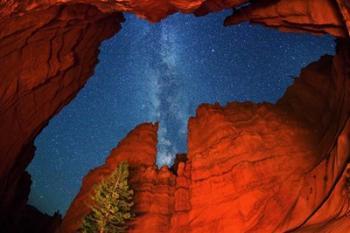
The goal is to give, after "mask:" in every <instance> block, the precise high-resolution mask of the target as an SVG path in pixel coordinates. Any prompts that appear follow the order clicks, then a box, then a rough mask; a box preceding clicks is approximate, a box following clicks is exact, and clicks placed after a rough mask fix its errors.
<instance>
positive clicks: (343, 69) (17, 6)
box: [0, 0, 350, 233]
mask: <svg viewBox="0 0 350 233" xmlns="http://www.w3.org/2000/svg"><path fill="white" fill-rule="evenodd" d="M247 2H248V1H245V0H228V1H227V0H193V1H184V0H164V1H159V0H147V1H144V0H126V1H102V0H94V1H85V0H84V1H83V0H58V1H51V0H36V1H17V0H7V1H3V2H2V3H1V4H0V5H1V6H0V28H1V30H0V73H1V74H2V76H1V81H0V155H1V163H0V225H1V222H3V221H4V216H6V215H9V213H13V212H16V211H17V212H20V211H19V209H17V207H18V203H21V205H20V206H22V207H23V205H24V203H25V201H26V193H27V192H28V190H27V185H28V177H27V174H26V173H25V172H24V170H25V168H26V166H27V165H28V163H29V162H30V161H31V159H32V157H33V155H34V149H33V146H32V143H33V140H34V139H35V137H36V136H37V135H38V133H39V132H40V131H41V130H42V129H43V127H45V126H46V125H47V124H48V121H49V119H50V118H52V117H53V116H54V115H55V114H57V113H58V112H59V111H60V110H61V109H62V108H63V107H64V106H65V105H66V104H67V103H69V101H70V100H72V99H73V98H74V96H75V95H76V94H77V92H78V91H79V90H80V89H81V88H82V87H83V85H84V84H85V82H86V80H87V79H88V78H89V77H90V76H91V74H92V73H93V69H94V66H95V65H96V63H97V54H98V47H99V45H100V43H101V41H103V40H104V39H106V38H108V37H110V36H112V35H113V34H115V33H116V32H117V31H118V30H119V29H120V23H121V22H122V21H123V17H122V15H121V13H119V12H133V13H135V14H137V15H138V16H140V17H142V18H145V19H147V20H149V21H151V22H158V21H159V20H161V19H162V18H165V17H167V16H168V15H170V14H173V13H175V12H185V13H194V14H196V15H204V14H207V13H210V12H213V11H220V10H222V9H225V8H234V7H241V8H240V10H238V11H234V14H233V15H232V16H230V17H229V18H227V19H226V21H225V24H226V25H231V24H235V23H239V22H241V21H245V20H247V21H250V22H252V23H261V24H264V25H267V26H270V27H275V28H278V29H280V30H282V31H293V32H298V31H303V32H309V33H316V34H331V35H333V36H336V37H343V38H346V37H347V36H348V34H349V28H350V27H349V22H350V13H349V8H350V4H349V1H348V0H324V1H322V4H320V1H319V0H279V1H274V0H256V1H250V2H251V4H250V5H246V6H245V7H242V5H241V4H245V3H247ZM339 46H340V47H339V48H338V51H337V55H336V56H335V57H331V56H325V57H323V58H321V59H320V60H319V61H318V62H315V63H313V64H311V65H309V66H308V67H307V68H305V69H303V70H302V73H301V77H300V78H299V79H297V80H296V82H295V83H294V85H293V86H292V87H290V88H289V89H288V91H287V92H286V94H285V95H284V97H283V98H282V99H281V100H280V101H279V102H278V103H277V104H276V105H271V104H259V105H256V104H253V103H231V104H229V105H227V106H225V107H221V106H219V105H202V106H201V107H200V108H199V109H198V111H197V114H196V117H194V118H192V119H191V120H190V123H189V141H188V148H189V151H188V160H185V161H181V162H179V163H178V164H177V165H176V166H174V168H173V170H174V169H175V171H174V174H177V175H174V174H172V172H170V171H169V169H168V168H162V169H161V170H160V171H158V170H157V169H156V168H155V165H154V156H155V154H156V147H155V144H156V128H157V127H156V126H155V125H153V126H152V125H147V124H146V125H144V126H140V127H138V128H137V129H135V131H133V132H132V133H131V134H130V135H128V136H127V137H126V139H125V140H123V142H122V143H121V144H120V145H119V146H118V147H117V148H116V149H115V150H114V151H113V152H112V155H111V156H110V157H109V158H108V159H107V161H106V164H105V165H104V166H103V167H102V168H99V169H97V170H96V171H93V172H92V173H91V174H98V175H96V176H94V175H89V176H88V177H86V178H85V179H86V181H84V184H83V186H82V190H81V193H80V194H79V195H78V197H77V199H76V200H75V202H74V203H73V204H72V206H71V210H70V212H69V213H68V214H67V216H66V217H65V220H64V224H63V226H62V229H65V230H67V231H66V232H71V230H72V229H76V227H77V224H79V221H80V220H81V217H82V216H83V215H84V214H85V213H86V211H87V209H86V208H85V207H83V206H82V204H81V202H80V201H81V200H84V199H86V198H87V197H88V196H87V194H88V193H89V191H90V190H91V187H90V186H91V185H92V184H94V183H96V182H98V181H99V179H100V178H101V177H102V176H104V175H106V174H108V173H109V172H110V170H111V169H112V168H113V167H115V166H116V165H117V164H118V163H119V162H120V161H121V160H123V159H126V158H127V159H128V160H130V163H131V164H133V167H134V170H135V171H133V176H134V178H133V179H132V182H134V185H135V187H136V189H137V190H136V191H137V193H136V194H137V199H136V201H137V210H138V211H139V212H138V213H139V214H140V215H139V217H138V218H137V220H136V221H135V222H134V224H133V226H132V228H131V232H138V231H143V232H177V233H182V232H183V233H188V232H201V233H205V232H259V231H260V232H269V231H272V230H276V232H278V231H285V230H292V229H294V230H295V231H300V232H303V231H305V232H310V231H311V232H312V231H314V232H315V231H316V232H321V228H324V229H325V230H324V231H334V232H337V231H340V230H341V229H346V227H348V226H349V221H348V218H346V217H345V215H346V213H348V199H346V195H345V194H344V192H346V191H345V188H344V179H345V178H344V169H345V166H346V162H347V161H348V159H347V154H348V148H349V146H348V144H349V134H348V131H347V127H348V125H347V124H348V123H347V122H348V117H349V106H350V103H349V93H350V91H349V77H350V75H349V72H350V71H349V69H348V67H349V64H350V58H349V54H350V49H349V41H348V39H342V40H339ZM86 48H89V49H86ZM208 126H210V127H208ZM135 145H137V146H136V147H135ZM135 148H138V149H137V150H138V152H139V153H140V154H139V155H135V156H132V157H130V153H131V154H133V153H134V152H135ZM129 152H130V153H129ZM113 155H118V156H113ZM141 178H142V179H141ZM15 194H16V195H15ZM272 210H273V211H272ZM337 226H338V228H337ZM65 230H64V232H65ZM322 231H323V230H322Z"/></svg>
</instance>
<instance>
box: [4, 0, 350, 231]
mask: <svg viewBox="0 0 350 233" xmlns="http://www.w3.org/2000/svg"><path fill="white" fill-rule="evenodd" d="M248 2H249V3H250V4H247V3H248ZM242 4H244V5H242ZM349 7H350V4H349V1H348V0H324V1H322V4H319V0H279V1H278V0H254V1H246V0H229V1H225V0H193V1H184V0H166V1H158V0H148V1H142V0H124V1H103V0H89V1H86V0H84V1H83V0H56V1H51V0H24V1H16V0H6V1H0V28H1V30H0V74H1V81H0V84H1V85H0V155H1V163H0V226H1V225H2V224H3V223H4V222H8V219H7V217H9V216H13V215H16V213H19V212H20V211H21V210H23V209H25V208H27V207H26V206H25V203H26V200H27V194H28V192H29V186H30V176H29V175H28V174H27V173H25V171H24V170H25V168H26V166H27V165H28V164H29V163H30V161H31V160H32V158H33V156H34V154H35V149H34V146H33V141H34V139H35V137H36V136H37V135H38V134H39V133H40V131H41V130H42V129H43V128H44V127H45V126H46V125H47V124H48V122H49V120H50V119H51V118H52V117H53V116H54V115H55V114H57V112H59V111H60V110H61V109H62V108H63V107H64V106H65V105H66V104H68V103H69V102H70V101H71V100H72V99H73V98H74V96H75V95H76V94H77V92H78V91H79V90H80V89H81V88H82V87H83V86H84V84H85V82H86V81H87V79H88V78H89V77H90V76H91V75H92V73H93V70H94V67H95V65H96V63H97V55H98V47H99V46H100V43H101V42H102V41H103V40H105V39H106V38H108V37H110V36H112V35H114V34H115V33H116V32H117V31H118V30H119V29H120V23H122V22H123V16H122V14H121V13H120V12H131V13H134V14H136V15H138V16H139V17H141V18H144V19H147V20H149V21H151V22H158V21H159V20H161V19H163V18H165V17H167V16H168V15H170V14H173V13H175V12H183V13H193V14H196V15H205V14H208V13H210V12H214V11H220V10H222V9H226V8H232V9H233V13H232V16H230V17H228V18H227V19H226V20H225V25H233V24H236V23H239V22H241V21H245V20H247V21H250V22H251V23H260V24H264V25H267V26H270V27H275V28H278V29H280V30H282V31H293V32H309V33H314V34H324V33H328V34H331V35H333V36H336V37H339V38H344V39H343V40H342V43H341V44H342V47H343V48H344V49H343V50H344V52H338V55H337V56H336V57H335V58H334V59H332V58H329V57H328V58H327V57H326V58H323V60H322V59H321V61H320V63H322V62H324V63H326V62H328V63H330V61H329V60H331V61H332V64H333V63H337V64H342V66H343V68H342V69H341V68H339V67H338V69H337V70H338V71H337V72H342V75H343V79H344V77H349V75H348V73H347V72H348V71H346V70H345V68H346V67H349V63H350V62H349V59H348V58H347V56H346V54H344V53H348V49H347V47H346V46H347V44H349V41H348V39H347V38H348V35H349V30H348V29H349V24H350V14H349ZM340 50H341V49H340ZM336 61H337V62H336ZM338 66H341V65H338ZM325 67H330V66H326V65H325ZM331 67H332V68H329V69H330V70H334V69H335V65H333V66H331ZM318 68H319V69H320V71H317V72H316V73H319V74H321V73H323V72H325V74H327V75H329V70H325V69H323V66H320V67H318ZM309 69H311V68H309ZM339 70H342V71H339ZM327 72H328V73H327ZM332 72H333V71H332ZM339 76H341V75H339ZM332 77H333V79H334V80H333V81H332V82H330V83H328V82H327V81H325V79H324V80H322V81H317V82H316V83H318V84H319V86H320V87H318V88H321V89H322V88H326V89H327V88H328V89H331V88H330V87H329V86H331V85H341V86H342V85H344V83H339V82H345V81H344V80H343V79H341V78H336V77H335V76H332ZM300 80H301V79H300ZM310 80H313V78H310ZM306 83H307V82H306ZM298 85H301V84H298V83H296V84H295V86H298ZM306 86H307V87H309V85H306ZM301 89H302V90H303V91H302V92H301V93H299V92H298V91H290V92H288V93H287V94H286V96H289V95H290V96H291V97H286V98H285V99H287V100H285V99H284V100H281V101H280V103H278V104H277V108H279V109H284V111H286V112H288V114H291V115H297V116H295V117H296V118H298V121H299V122H303V124H305V125H306V126H308V127H311V126H313V127H315V130H323V131H322V133H315V135H319V137H320V138H319V139H317V140H319V142H320V147H319V150H322V153H326V151H327V153H329V154H331V149H330V147H331V145H330V144H332V143H333V144H332V145H334V144H335V143H336V141H337V139H335V138H334V137H336V136H339V135H345V136H342V137H339V138H340V139H339V140H340V141H342V142H343V141H345V142H343V143H345V144H346V138H347V136H346V135H347V134H346V132H345V133H344V132H343V134H341V132H342V130H343V129H344V126H345V123H344V119H343V118H345V116H346V114H344V113H342V114H343V115H341V114H340V115H341V116H342V117H339V116H340V115H339V111H344V109H340V107H339V106H338V108H339V109H338V108H334V109H333V108H332V109H331V112H332V111H333V110H334V111H335V112H332V113H328V114H326V115H327V117H328V118H329V119H332V120H333V121H335V122H336V123H337V124H338V125H334V123H333V121H331V120H329V119H328V118H327V117H324V118H322V119H317V116H318V117H319V116H321V115H322V116H323V114H321V115H317V114H316V113H315V112H314V113H312V112H310V110H312V109H313V108H316V107H320V106H319V105H321V106H325V105H324V103H323V101H326V102H325V103H327V104H328V105H336V104H335V103H334V102H336V101H340V102H342V101H345V100H344V99H342V97H341V96H338V90H337V91H336V92H333V93H332V94H329V98H328V99H326V100H324V99H322V101H321V100H320V99H319V98H317V97H315V96H313V95H311V94H310V93H309V91H310V90H309V89H307V88H306V89H305V90H304V89H303V88H301ZM344 90H347V89H344ZM323 91H324V90H323ZM289 93H299V95H304V96H303V101H299V102H298V101H297V102H295V103H294V102H293V101H291V100H293V99H294V98H296V99H297V98H298V97H297V95H296V94H289ZM334 98H338V99H334ZM344 98H345V97H344ZM305 100H307V101H309V102H313V103H308V105H304V101H305ZM328 100H332V101H334V102H328ZM307 101H306V102H307ZM342 103H343V102H342ZM280 106H283V107H280ZM303 106H304V107H303ZM344 106H345V105H344ZM333 107H334V106H333ZM295 112H299V114H296V113H295ZM303 112H308V113H309V114H310V115H307V114H304V115H302V113H303ZM318 112H320V111H318ZM314 115H317V116H316V117H315V116H314ZM311 116H312V117H311ZM336 116H338V117H339V118H333V117H336ZM299 118H300V119H299ZM190 125H191V123H190ZM321 125H322V127H321ZM223 131H225V130H224V129H223ZM190 133H191V131H190ZM332 138H333V139H332ZM331 139H332V140H331ZM264 140H265V139H264ZM315 140H316V139H315ZM310 145H315V144H314V143H311V142H310ZM332 150H333V151H334V150H337V149H335V147H333V149H332ZM320 153H321V152H320ZM48 156H49V155H48ZM188 156H189V157H191V156H192V155H191V154H190V153H189V154H188ZM323 156H324V158H327V157H326V155H325V154H324V155H323ZM194 157H195V158H196V156H194ZM321 157H322V156H321ZM333 157H334V156H333ZM333 157H331V156H330V158H333ZM209 158H211V157H209ZM322 158H323V157H322ZM324 158H323V159H321V158H319V162H320V163H322V162H323V161H328V160H325V159H324ZM335 158H337V159H338V157H335ZM313 159H315V158H313ZM195 160H196V159H195ZM195 160H194V161H195ZM199 161H200V160H199ZM192 162H193V161H192ZM192 162H188V164H186V166H185V168H184V169H185V170H186V171H189V170H193V168H190V167H191V165H190V164H191V163H192ZM328 162H329V161H328ZM328 162H327V164H328ZM342 162H344V161H342ZM337 163H338V160H337ZM309 166H310V169H311V168H312V166H311V164H309ZM324 166H326V165H324ZM334 166H336V168H337V169H334V171H327V174H328V172H332V174H333V173H334V174H333V175H338V176H336V177H337V178H339V176H340V175H339V174H338V173H339V172H340V171H343V170H344V169H343V167H338V166H343V164H335V165H334ZM180 167H182V165H180ZM195 170H197V169H195ZM338 170H339V171H338ZM193 171H194V170H193ZM180 173H181V172H180ZM187 175H188V174H187ZM327 177H328V176H327ZM333 178H334V177H333ZM174 179H177V178H174ZM185 180H186V179H185ZM327 180H328V178H327ZM333 181H334V180H333ZM333 181H332V182H333ZM308 182H311V181H308ZM328 182H330V183H329V184H328V183H327V185H325V190H323V192H326V190H328V189H331V188H330V187H329V185H330V184H332V182H331V181H328ZM184 183H186V182H184ZM333 183H334V182H333ZM336 183H337V184H338V183H339V182H336ZM176 184H177V183H176ZM176 184H175V187H176ZM186 185H187V183H186ZM186 185H185V186H186ZM185 186H184V187H185ZM181 187H182V186H181ZM186 187H187V186H186ZM322 187H323V186H322ZM332 187H333V186H332ZM337 187H338V186H337ZM333 188H334V187H333ZM333 188H332V190H333ZM189 192H190V190H189V189H187V188H186V189H185V191H184V192H183V193H184V194H181V195H180V194H178V195H180V196H181V198H185V196H188V195H189V194H188V193H189ZM326 193H327V192H326ZM322 195H326V194H324V193H323V194H321V195H320V196H322ZM315 198H316V199H317V200H318V201H319V198H321V197H319V196H317V197H315ZM194 203H196V202H195V201H194ZM297 203H299V201H298V202H297ZM174 205H175V204H174ZM178 205H179V206H180V207H179V206H178V207H179V208H180V209H181V208H184V209H185V210H181V211H179V213H178V214H176V216H177V217H175V215H174V216H173V217H172V218H171V223H172V224H173V222H179V223H176V224H177V226H180V225H182V228H183V229H188V227H190V226H188V224H187V219H188V217H189V216H190V217H191V218H192V217H193V216H195V215H193V214H190V215H188V214H187V212H188V208H189V206H188V205H187V204H186V205H185V207H184V206H182V207H181V204H178ZM175 206H177V205H175ZM174 208H175V207H174ZM310 208H311V207H310ZM316 209H317V208H316ZM321 209H322V208H321ZM317 210H318V209H317ZM317 212H319V211H317ZM312 216H314V214H310V216H309V217H310V218H311V219H312ZM11 218H12V217H11ZM294 218H295V217H293V220H291V222H292V223H291V225H293V224H294V225H295V226H296V225H298V223H299V222H300V220H298V219H294ZM331 219H332V221H334V218H331ZM191 221H192V220H191ZM180 223H181V224H180ZM174 224H175V223H174ZM182 228H181V229H182ZM184 232H186V230H184Z"/></svg>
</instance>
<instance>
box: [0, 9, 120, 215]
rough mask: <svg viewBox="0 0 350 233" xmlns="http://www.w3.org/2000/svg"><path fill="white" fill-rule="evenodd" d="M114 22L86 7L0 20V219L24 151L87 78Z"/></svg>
mask: <svg viewBox="0 0 350 233" xmlns="http://www.w3.org/2000/svg"><path fill="white" fill-rule="evenodd" d="M118 21H119V22H120V21H122V17H121V15H119V14H111V15H104V14H101V13H100V12H99V11H98V10H97V9H96V8H95V7H91V6H87V5H70V6H56V7H50V8H48V9H46V10H41V11H36V12H30V13H28V14H26V15H23V16H15V17H11V18H3V19H1V21H0V25H1V26H0V27H1V30H0V74H1V85H0V106H1V108H0V132H1V133H0V154H1V162H0V219H1V216H2V214H1V213H2V212H3V210H4V209H5V212H6V209H7V207H8V206H11V198H12V197H11V196H12V193H11V192H9V190H14V189H15V188H14V187H16V186H17V183H18V182H19V179H20V178H21V176H22V174H23V172H24V169H25V168H26V166H27V165H28V163H29V162H30V161H31V159H32V155H33V153H32V154H30V153H27V152H26V151H27V149H26V148H29V147H31V145H32V141H33V140H34V138H35V137H36V135H37V134H38V133H39V132H40V131H41V129H42V128H43V127H44V126H45V125H46V124H47V123H48V120H49V119H50V118H51V117H52V116H53V115H55V114H56V113H57V112H58V111H59V110H60V109H61V108H62V107H63V106H64V105H66V104H67V103H68V102H69V101H70V100H71V99H72V98H73V97H74V96H75V95H76V93H77V92H78V91H79V90H80V88H82V86H83V85H84V84H85V82H86V80H87V79H88V78H89V77H90V76H91V75H92V73H93V69H94V66H95V64H96V62H97V53H98V46H99V45H100V43H101V41H102V40H104V39H106V38H107V37H109V36H111V35H113V34H114V33H115V32H116V31H117V30H118V29H119V28H120V25H119V22H118Z"/></svg>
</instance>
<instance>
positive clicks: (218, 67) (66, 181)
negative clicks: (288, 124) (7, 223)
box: [28, 12, 335, 213]
mask: <svg viewBox="0 0 350 233" xmlns="http://www.w3.org/2000/svg"><path fill="white" fill-rule="evenodd" d="M229 13H230V12H223V13H220V14H211V15H208V16H206V17H200V18H196V17H194V16H191V15H180V14H176V15H173V16H171V17H169V18H168V19H166V20H164V21H162V22H161V23H159V24H155V25H153V24H149V23H147V22H145V21H142V20H139V19H137V18H136V17H135V16H132V15H127V16H126V22H125V23H124V24H123V29H122V30H121V31H120V32H119V33H118V34H117V35H116V36H115V37H113V38H111V39H109V40H107V41H105V42H104V43H103V44H102V46H101V52H100V55H99V60H100V63H99V64H98V65H97V67H96V71H95V75H94V76H93V77H91V79H90V80H89V81H88V83H87V85H86V86H85V87H84V88H83V89H82V90H81V91H80V92H79V94H78V96H77V97H76V98H75V99H74V100H73V101H72V102H71V103H70V104H69V105H68V106H67V107H65V108H64V109H63V110H62V111H61V112H60V113H59V114H58V115H57V116H56V117H55V118H54V119H52V120H51V121H50V123H49V125H48V127H46V128H45V129H44V130H43V131H42V133H41V134H40V135H39V136H38V138H37V139H36V141H35V145H36V146H37V152H36V156H35V159H34V160H33V162H32V163H31V165H30V166H29V168H28V170H29V172H30V173H31V174H32V179H33V184H32V190H31V194H30V200H29V202H30V203H31V204H33V205H35V206H37V207H38V208H40V209H41V210H42V211H44V212H48V213H52V212H54V211H55V210H57V209H59V210H60V211H61V212H63V213H64V212H65V211H66V209H67V208H68V206H69V204H70V202H71V201H72V199H73V198H74V196H75V195H76V193H77V192H78V190H79V188H80V184H81V179H82V177H83V176H84V175H85V174H86V173H87V172H88V170H90V169H92V168H94V167H96V166H98V165H101V164H102V163H103V162H104V159H105V158H106V156H107V155H108V154H109V152H110V150H111V149H112V148H113V147H115V146H116V145H117V143H118V142H119V141H120V140H121V139H122V138H123V137H125V135H126V134H127V133H128V132H129V131H130V130H131V129H133V128H134V127H135V126H136V125H137V124H140V123H142V122H156V121H157V122H159V123H160V129H159V131H158V141H159V143H158V155H157V164H158V166H162V165H163V164H171V163H172V160H173V158H174V156H175V154H176V153H179V152H180V153H181V152H186V134H187V120H188V117H189V116H191V115H193V114H194V113H195V109H196V107H197V106H198V105H199V104H200V103H204V102H209V103H215V102H219V103H220V104H223V105H224V104H226V103H227V102H229V101H248V100H249V101H255V102H263V101H268V102H275V101H276V100H277V99H278V98H280V97H281V95H282V94H283V92H284V91H285V89H286V87H287V86H288V85H290V84H291V83H292V80H293V79H292V78H291V77H295V76H297V75H298V73H299V71H300V69H301V67H304V66H306V65H307V64H309V63H310V62H312V61H315V60H317V59H318V58H319V57H320V56H321V55H323V54H325V53H330V54H332V53H334V44H335V43H334V41H333V39H332V38H331V37H328V36H324V37H316V36H311V35H303V34H293V33H280V32H278V31H276V30H273V29H269V28H264V27H262V26H252V25H249V24H246V23H245V24H240V25H237V26H232V27H227V28H225V27H223V26H222V24H223V20H224V18H225V16H227V15H228V14H229Z"/></svg>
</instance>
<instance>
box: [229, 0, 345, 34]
mask: <svg viewBox="0 0 350 233" xmlns="http://www.w3.org/2000/svg"><path fill="white" fill-rule="evenodd" d="M254 2H256V3H253V4H251V5H250V6H248V7H245V8H242V9H241V10H238V11H234V13H233V14H232V16H230V17H228V18H227V19H226V20H225V25H227V26H228V25H232V24H237V23H240V22H242V21H250V22H251V23H260V24H264V25H266V26H269V27H275V28H278V29H279V30H281V31H286V32H308V33H313V34H324V33H328V34H331V35H334V36H338V37H346V36H347V35H348V32H347V30H344V29H345V24H344V19H343V15H342V12H341V11H340V9H339V6H338V3H337V1H334V0H321V1H320V0H288V1H268V0H267V1H254ZM339 2H340V3H341V2H343V0H339ZM343 9H345V7H344V8H343ZM344 13H345V11H344Z"/></svg>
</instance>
